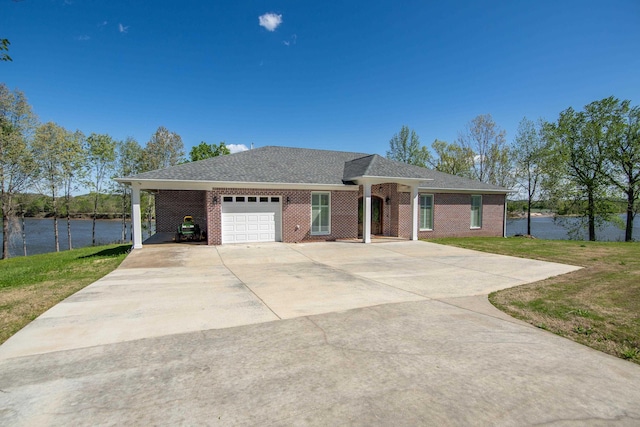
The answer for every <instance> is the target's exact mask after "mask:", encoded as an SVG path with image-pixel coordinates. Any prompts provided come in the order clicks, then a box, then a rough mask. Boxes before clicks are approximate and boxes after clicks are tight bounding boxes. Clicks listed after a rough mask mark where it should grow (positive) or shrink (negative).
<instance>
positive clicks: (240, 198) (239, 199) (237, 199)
mask: <svg viewBox="0 0 640 427" xmlns="http://www.w3.org/2000/svg"><path fill="white" fill-rule="evenodd" d="M236 202H244V196H238V197H236Z"/></svg>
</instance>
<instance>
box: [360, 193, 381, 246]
mask: <svg viewBox="0 0 640 427" xmlns="http://www.w3.org/2000/svg"><path fill="white" fill-rule="evenodd" d="M382 206H383V203H382V199H381V198H380V197H376V196H371V234H372V235H381V234H382ZM363 209H364V206H363V205H362V197H360V199H358V236H359V237H362V233H363V229H364V225H363V221H362V218H363V214H362V212H363Z"/></svg>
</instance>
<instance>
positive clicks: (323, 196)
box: [311, 192, 331, 235]
mask: <svg viewBox="0 0 640 427" xmlns="http://www.w3.org/2000/svg"><path fill="white" fill-rule="evenodd" d="M311 234H315V235H317V234H331V193H315V192H314V193H311Z"/></svg>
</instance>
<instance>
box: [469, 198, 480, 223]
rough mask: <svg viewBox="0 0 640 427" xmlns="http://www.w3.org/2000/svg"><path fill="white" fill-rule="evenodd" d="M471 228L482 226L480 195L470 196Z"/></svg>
mask: <svg viewBox="0 0 640 427" xmlns="http://www.w3.org/2000/svg"><path fill="white" fill-rule="evenodd" d="M471 228H482V196H480V195H473V196H471Z"/></svg>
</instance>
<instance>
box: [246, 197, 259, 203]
mask: <svg viewBox="0 0 640 427" xmlns="http://www.w3.org/2000/svg"><path fill="white" fill-rule="evenodd" d="M247 201H248V202H252V203H255V202H257V201H258V198H257V197H247Z"/></svg>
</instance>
